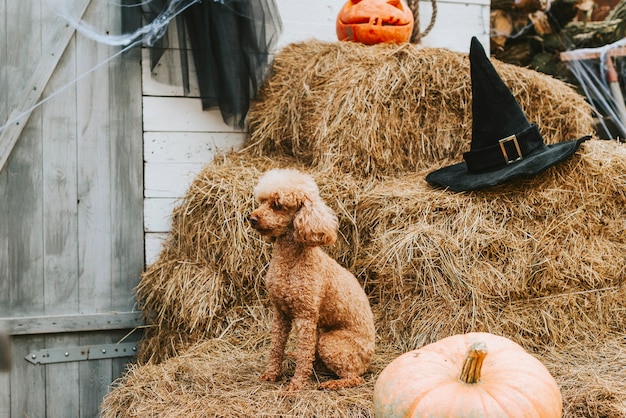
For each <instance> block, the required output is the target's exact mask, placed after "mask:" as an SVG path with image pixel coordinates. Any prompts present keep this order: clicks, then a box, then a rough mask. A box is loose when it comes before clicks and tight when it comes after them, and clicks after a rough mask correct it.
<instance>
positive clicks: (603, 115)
mask: <svg viewBox="0 0 626 418" xmlns="http://www.w3.org/2000/svg"><path fill="white" fill-rule="evenodd" d="M624 56H626V38H624V39H620V40H619V41H617V42H614V43H612V44H608V45H604V46H602V47H599V48H581V49H577V50H573V51H567V52H563V53H561V59H562V60H563V61H564V62H566V63H567V64H568V68H569V69H570V71H571V72H572V74H573V75H574V76H575V77H576V80H577V81H578V84H579V86H580V88H581V90H582V92H583V93H584V94H585V96H586V97H587V100H588V101H589V102H590V103H591V104H592V106H593V108H594V110H595V111H596V113H597V119H598V134H599V135H600V136H602V137H605V138H620V139H621V140H624V139H626V105H625V104H624V97H623V94H622V91H623V90H622V88H623V86H622V84H621V83H620V80H621V81H622V83H623V80H625V79H626V58H624Z"/></svg>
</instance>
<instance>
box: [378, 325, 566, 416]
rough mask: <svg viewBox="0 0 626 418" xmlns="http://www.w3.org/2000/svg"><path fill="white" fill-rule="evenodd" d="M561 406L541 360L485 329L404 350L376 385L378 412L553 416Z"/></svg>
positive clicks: (399, 414) (557, 393)
mask: <svg viewBox="0 0 626 418" xmlns="http://www.w3.org/2000/svg"><path fill="white" fill-rule="evenodd" d="M487 349H488V350H489V353H488V354H487ZM562 409H563V400H562V398H561V392H560V390H559V387H558V385H557V383H556V381H555V380H554V378H553V377H552V376H551V375H550V373H549V372H548V370H547V369H546V368H545V366H544V365H543V364H542V363H541V362H540V361H539V360H537V359H536V358H535V357H533V356H531V355H530V354H528V353H527V352H526V351H525V350H524V349H523V348H522V347H521V346H520V345H518V344H516V343H515V342H513V341H511V340H509V339H508V338H504V337H499V336H496V335H493V334H489V333H468V334H461V335H454V336H452V337H448V338H444V339H442V340H439V341H437V342H435V343H432V344H429V345H426V346H424V347H422V348H420V349H418V350H414V351H410V352H408V353H405V354H403V355H401V356H400V357H398V358H396V359H395V360H394V361H392V362H391V363H390V364H389V365H388V366H387V367H386V368H385V369H384V370H383V371H382V372H381V374H380V376H379V377H378V379H377V380H376V384H375V385H374V414H375V416H376V417H380V418H382V417H386V418H392V417H431V418H438V417H439V418H443V417H459V418H461V417H473V418H479V417H485V418H486V417H489V418H498V417H502V418H504V417H506V418H516V417H520V418H521V417H539V418H553V417H555V418H557V417H560V416H561V413H562Z"/></svg>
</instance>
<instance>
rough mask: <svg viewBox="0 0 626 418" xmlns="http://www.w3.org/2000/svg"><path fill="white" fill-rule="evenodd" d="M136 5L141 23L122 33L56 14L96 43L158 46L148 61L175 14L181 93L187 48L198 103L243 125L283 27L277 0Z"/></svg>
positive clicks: (168, 0) (158, 0) (156, 0)
mask: <svg viewBox="0 0 626 418" xmlns="http://www.w3.org/2000/svg"><path fill="white" fill-rule="evenodd" d="M135 6H136V7H141V10H142V12H143V13H142V14H143V16H144V20H145V22H144V25H143V26H142V27H140V28H137V29H136V30H134V31H133V32H132V33H127V34H121V35H105V34H102V32H101V31H98V30H97V29H96V28H94V27H92V26H90V25H89V24H88V23H86V22H83V21H80V20H77V19H75V18H73V17H72V16H71V14H70V13H68V12H67V11H64V10H62V9H61V10H60V12H59V14H60V15H62V16H63V17H64V18H65V19H66V20H67V21H68V22H69V23H70V24H71V25H72V26H74V27H75V28H76V30H77V31H78V32H79V33H81V34H82V35H84V36H86V37H88V38H90V39H93V40H95V41H97V42H101V43H105V44H108V45H114V46H127V45H133V44H139V43H142V44H143V45H145V46H147V47H150V48H154V49H157V50H158V51H156V52H153V53H151V57H152V66H154V64H155V60H158V58H159V57H160V55H161V54H162V51H163V47H164V45H165V44H164V35H165V34H166V33H167V31H168V27H169V24H170V22H171V21H172V20H174V19H176V23H177V28H178V33H177V36H178V41H179V44H180V45H182V48H181V72H182V73H183V74H182V78H183V80H186V81H184V84H185V86H184V87H185V92H186V93H188V91H189V89H188V80H189V77H190V76H191V75H192V71H191V70H190V68H191V66H190V63H189V62H187V49H189V50H190V51H191V55H192V57H193V64H194V67H195V73H194V74H196V75H197V77H198V86H199V90H200V99H201V101H202V108H203V109H204V110H208V109H214V108H219V110H220V113H221V115H222V119H223V120H224V122H225V123H226V124H228V125H231V126H233V127H235V128H239V129H243V128H244V126H245V120H246V115H247V113H248V110H249V107H250V101H251V100H252V99H253V98H255V97H256V94H257V92H258V90H259V88H260V86H261V85H262V83H263V81H264V79H265V77H266V76H267V74H268V73H269V70H270V67H271V63H272V58H273V52H274V47H275V45H276V43H277V41H278V38H279V36H280V34H281V32H282V21H281V18H280V14H279V11H278V7H277V5H276V3H275V1H274V0H205V1H200V0H150V1H143V2H137V3H135ZM124 7H128V4H126V5H125V6H124ZM187 37H188V38H189V42H190V47H189V48H187V47H186V39H187ZM159 51H160V52H159Z"/></svg>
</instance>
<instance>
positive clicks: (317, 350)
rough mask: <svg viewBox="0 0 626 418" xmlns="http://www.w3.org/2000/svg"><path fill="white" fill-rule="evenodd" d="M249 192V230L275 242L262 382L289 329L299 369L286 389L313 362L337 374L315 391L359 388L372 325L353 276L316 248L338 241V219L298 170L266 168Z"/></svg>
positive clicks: (296, 385) (271, 377) (269, 376)
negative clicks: (253, 202)
mask: <svg viewBox="0 0 626 418" xmlns="http://www.w3.org/2000/svg"><path fill="white" fill-rule="evenodd" d="M254 194H255V197H256V199H257V201H258V203H259V207H258V208H257V209H256V210H254V211H253V212H252V213H251V214H250V225H251V226H252V228H254V229H255V230H256V231H257V232H258V233H259V234H261V235H262V236H263V237H264V238H265V240H266V241H268V242H273V245H274V248H273V252H272V258H271V261H270V264H269V267H268V271H267V276H266V289H267V292H268V295H269V299H270V301H271V305H272V310H273V315H274V319H273V324H272V331H271V334H272V342H271V348H270V353H269V362H268V365H267V367H266V369H265V372H264V373H263V374H262V375H261V377H260V379H261V380H265V381H271V382H275V381H277V380H278V379H279V378H280V376H281V374H282V362H283V356H284V351H285V345H286V343H287V339H288V337H289V334H290V332H291V330H292V328H293V329H294V330H295V333H296V336H297V348H296V350H295V353H294V354H295V361H296V368H295V372H294V375H293V377H292V379H291V382H290V383H289V385H288V386H287V387H286V390H287V391H295V390H299V389H302V388H303V387H304V386H305V385H306V383H307V381H308V379H309V377H310V376H311V373H312V369H313V363H314V361H315V363H316V365H320V366H325V367H326V368H327V369H329V370H330V371H331V372H332V373H334V374H335V375H337V376H338V379H332V380H328V381H326V382H324V383H322V384H321V385H320V386H319V388H320V389H330V390H335V389H340V388H348V387H354V386H358V385H361V384H362V383H363V382H364V379H363V377H362V374H363V373H365V371H367V369H368V367H369V365H370V362H371V360H372V356H373V354H374V340H375V329H374V320H373V315H372V310H371V307H370V304H369V301H368V299H367V295H366V294H365V292H364V291H363V288H362V287H361V285H360V284H359V282H358V281H357V279H356V277H354V275H353V274H352V273H350V272H349V271H348V270H346V269H345V268H343V267H342V266H340V265H339V264H338V263H337V262H336V261H335V260H333V259H332V258H331V257H329V256H328V255H327V254H326V253H325V252H324V251H323V250H322V249H321V248H320V246H323V245H330V244H332V243H334V242H335V240H336V239H337V225H338V222H337V216H336V215H335V213H334V212H333V211H332V209H330V208H329V207H328V206H327V205H326V204H325V203H324V202H323V201H322V200H321V198H320V195H319V190H318V187H317V184H316V183H315V181H314V180H313V178H312V177H311V176H309V175H306V174H304V173H302V172H300V171H298V170H295V169H273V170H269V171H268V172H266V173H265V174H264V175H263V176H262V177H261V179H260V180H259V183H258V184H257V186H256V187H255V189H254ZM320 362H321V363H322V364H319V363H320Z"/></svg>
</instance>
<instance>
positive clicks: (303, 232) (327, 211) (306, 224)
mask: <svg viewBox="0 0 626 418" xmlns="http://www.w3.org/2000/svg"><path fill="white" fill-rule="evenodd" d="M293 227H294V236H295V239H296V241H297V242H301V243H303V244H305V245H310V246H319V245H330V244H332V243H334V242H335V240H336V239H337V216H336V215H335V212H333V210H332V209H331V208H329V207H328V206H326V204H325V203H324V202H322V201H321V200H319V199H316V200H314V201H311V200H306V201H304V203H303V204H302V206H301V208H300V210H299V211H298V212H297V213H296V216H295V218H294V220H293Z"/></svg>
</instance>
